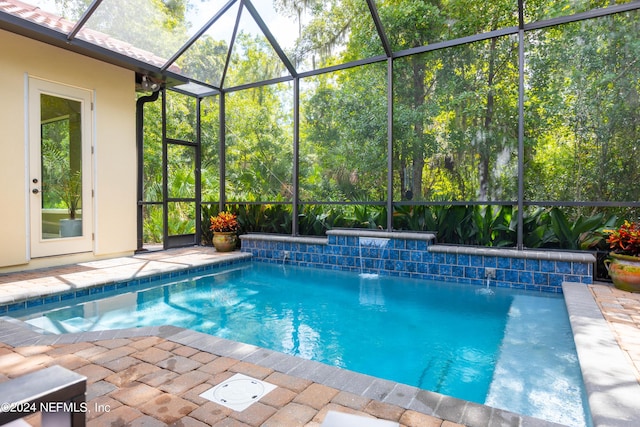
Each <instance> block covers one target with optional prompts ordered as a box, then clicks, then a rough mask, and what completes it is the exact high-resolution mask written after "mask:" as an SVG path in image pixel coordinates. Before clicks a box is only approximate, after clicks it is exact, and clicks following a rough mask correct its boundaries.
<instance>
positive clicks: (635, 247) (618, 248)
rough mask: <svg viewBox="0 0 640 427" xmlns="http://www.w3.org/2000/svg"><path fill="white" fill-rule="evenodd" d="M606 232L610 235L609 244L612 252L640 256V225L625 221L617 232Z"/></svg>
mask: <svg viewBox="0 0 640 427" xmlns="http://www.w3.org/2000/svg"><path fill="white" fill-rule="evenodd" d="M605 231H606V232H607V233H609V237H608V238H607V243H609V248H610V249H611V250H612V252H614V253H617V254H621V255H630V256H636V257H637V256H640V223H637V222H629V221H625V222H624V224H622V225H621V226H620V227H619V228H618V229H617V230H605Z"/></svg>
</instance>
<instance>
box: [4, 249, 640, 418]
mask: <svg viewBox="0 0 640 427" xmlns="http://www.w3.org/2000/svg"><path fill="white" fill-rule="evenodd" d="M246 256H247V254H243V253H240V252H234V253H231V254H220V253H217V252H215V250H214V249H213V248H209V247H195V248H184V249H175V250H169V251H159V252H147V253H141V254H138V255H135V256H132V257H122V258H117V259H109V260H104V261H92V262H87V263H80V264H75V265H70V266H64V267H56V268H47V269H41V270H33V271H24V272H18V273H7V274H0V302H2V303H3V304H7V303H8V302H11V301H18V300H21V299H24V298H25V297H29V298H31V297H34V296H42V295H48V294H55V293H60V292H64V291H65V290H66V291H67V292H68V291H69V290H74V289H82V288H85V287H91V286H94V285H96V284H103V283H105V282H107V281H109V280H112V279H113V278H116V279H117V280H126V279H128V278H139V277H141V276H146V275H151V274H157V273H160V272H166V271H176V270H179V269H184V268H185V267H194V266H202V265H208V264H211V263H216V262H224V261H225V260H229V259H232V258H236V257H246ZM576 289H577V288H576ZM583 290H584V287H580V288H579V290H578V292H579V293H582V296H581V298H584V297H585V295H584V294H587V297H586V299H588V300H589V301H588V302H589V303H590V304H592V305H593V306H594V307H597V309H596V310H597V311H599V312H600V314H601V315H602V316H603V317H604V319H605V320H606V322H601V323H602V324H603V325H606V326H607V327H606V328H605V329H608V330H610V332H612V336H613V337H614V339H613V340H612V341H613V342H614V344H613V345H614V346H616V344H615V343H617V346H619V348H616V349H615V350H617V351H618V353H620V354H622V355H623V356H622V359H623V362H622V363H623V364H625V363H627V364H628V367H627V366H625V369H626V373H630V377H631V378H632V382H633V378H635V383H634V384H632V386H633V388H634V389H637V388H638V387H639V386H640V384H639V382H640V373H639V372H640V294H631V293H628V292H623V291H619V290H617V289H615V288H613V287H612V286H610V285H608V284H595V285H590V286H588V292H583ZM569 292H573V291H569ZM589 296H593V299H592V300H591V299H590V298H589ZM571 298H573V297H571ZM594 302H595V303H594ZM580 309H581V307H580V306H578V308H576V309H575V310H576V311H575V312H576V313H578V314H579V312H580ZM569 310H570V316H572V313H573V312H572V310H573V309H572V308H571V307H569ZM591 331H592V329H589V330H587V331H586V332H585V333H586V334H590V333H591ZM605 332H606V331H605ZM574 333H575V332H574ZM577 338H578V335H576V339H577ZM587 345H588V344H587ZM620 349H621V350H622V351H620ZM581 362H582V355H581ZM591 362H593V363H594V364H598V363H599V364H600V365H601V364H602V362H601V361H600V360H599V359H598V358H591ZM51 365H61V366H63V367H66V368H68V369H71V370H73V371H75V372H77V373H79V374H81V375H84V376H86V377H87V384H88V387H87V401H88V403H89V404H88V408H89V412H88V413H87V420H88V425H96V426H98V425H100V426H101V425H109V424H110V425H132V426H161V425H176V426H178V425H181V426H206V425H215V426H238V427H240V426H266V427H269V426H277V427H288V426H320V425H321V423H322V421H323V420H324V417H325V416H326V414H327V413H328V411H340V412H347V413H352V414H359V415H362V416H364V417H369V418H378V419H383V420H389V421H394V422H398V423H399V424H400V425H402V426H407V427H411V426H416V427H417V426H420V427H430V426H442V427H454V426H459V425H466V426H494V425H495V426H503V425H504V426H512V425H513V426H518V425H521V426H545V425H554V424H551V423H548V422H545V421H541V420H537V419H533V418H530V417H524V416H520V415H517V414H513V413H510V412H506V411H502V410H498V409H493V408H489V407H487V406H484V405H478V404H475V403H471V402H465V401H462V400H459V399H455V398H452V397H448V396H443V395H440V394H437V393H432V392H428V391H425V390H420V389H417V388H415V387H409V386H406V385H403V384H397V383H393V382H391V381H386V380H381V379H378V378H374V377H370V376H366V375H361V374H357V373H354V372H350V371H346V370H341V369H338V368H334V367H330V366H327V365H324V364H321V363H317V362H313V361H309V360H303V359H301V358H297V357H293V356H288V355H285V354H282V353H277V352H273V351H270V350H266V349H262V348H259V347H255V346H252V345H248V344H242V343H237V342H232V341H227V340H223V339H220V338H217V337H213V336H209V335H205V334H201V333H198V332H194V331H190V330H185V329H182V328H177V327H173V326H162V327H145V328H136V329H127V330H118V331H98V332H83V333H77V334H66V335H42V334H40V333H38V332H37V331H34V330H32V329H29V328H27V327H26V326H25V325H24V324H22V322H18V321H15V320H13V319H11V318H9V317H4V318H0V382H2V381H7V380H10V379H12V378H15V377H18V376H21V375H23V374H26V373H29V372H32V371H35V370H39V369H42V368H44V367H46V366H51ZM236 373H242V374H245V375H248V376H250V377H253V378H257V379H260V380H264V381H266V382H268V383H272V384H274V385H276V386H277V387H276V389H275V390H273V391H272V392H270V393H268V394H267V395H266V396H264V397H263V398H262V399H260V400H259V401H258V402H256V403H254V404H253V405H251V406H250V407H249V408H248V409H246V410H244V411H242V412H236V411H233V410H231V409H228V408H226V407H224V406H221V405H218V404H216V403H214V402H211V401H208V400H206V399H204V398H202V397H200V396H199V395H200V394H201V393H203V392H204V391H206V390H208V389H210V388H212V387H214V386H215V385H216V384H219V383H220V382H222V381H224V380H226V379H228V378H230V377H231V376H232V375H234V374H236ZM626 378H629V376H627V377H626ZM598 379H599V378H596V379H595V381H594V380H593V379H592V378H587V377H585V383H586V385H587V387H588V388H589V384H587V383H591V384H595V383H596V382H597V381H598ZM613 380H614V381H615V380H616V378H614V379H613ZM3 398H6V396H0V400H5V399H3ZM601 400H602V399H601ZM605 400H606V399H605ZM590 404H593V402H592V401H591V397H590ZM595 404H599V403H597V402H595ZM607 404H609V405H610V403H606V402H605V406H606V405H607ZM592 410H593V408H592ZM612 410H615V408H613V409H612ZM631 416H632V417H633V416H637V417H638V418H635V419H626V420H622V421H620V422H618V421H616V420H613V421H611V420H610V419H607V420H606V421H604V422H603V423H602V425H640V421H639V420H640V414H638V413H636V414H632V415H631ZM597 420H598V419H597V418H596V417H594V422H596V421H597ZM28 421H29V422H30V423H31V424H32V425H39V422H40V420H39V417H38V416H31V417H30V418H28Z"/></svg>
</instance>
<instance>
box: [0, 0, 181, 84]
mask: <svg viewBox="0 0 640 427" xmlns="http://www.w3.org/2000/svg"><path fill="white" fill-rule="evenodd" d="M0 12H5V13H8V14H10V15H13V16H16V17H18V18H21V19H24V20H26V21H31V22H33V23H35V24H38V25H41V26H43V27H47V28H50V29H52V30H55V31H58V32H61V33H63V34H68V33H69V32H70V31H71V30H72V29H73V27H74V23H73V22H71V21H69V20H67V19H65V18H62V17H60V16H57V15H55V14H53V13H50V12H47V11H45V10H42V9H40V8H39V7H37V6H33V5H30V4H27V3H23V2H21V1H19V0H0ZM76 37H78V38H80V39H83V40H85V41H87V42H89V43H92V44H95V45H97V46H101V47H104V48H106V49H109V50H112V51H114V52H117V53H120V54H122V55H125V56H128V57H130V58H133V59H137V60H139V61H142V62H146V63H147V64H150V65H153V66H156V67H162V66H163V65H164V64H165V63H166V62H167V60H166V59H164V58H161V57H159V56H157V55H154V54H153V53H151V52H149V51H146V50H143V49H139V48H137V47H135V46H134V45H132V44H130V43H127V42H123V41H122V40H118V39H115V38H113V37H111V36H109V35H107V34H104V33H101V32H99V31H94V30H91V29H88V28H82V29H81V30H80V31H79V32H78V34H77V36H76ZM169 70H170V71H173V72H180V67H178V66H176V65H172V66H171V67H169Z"/></svg>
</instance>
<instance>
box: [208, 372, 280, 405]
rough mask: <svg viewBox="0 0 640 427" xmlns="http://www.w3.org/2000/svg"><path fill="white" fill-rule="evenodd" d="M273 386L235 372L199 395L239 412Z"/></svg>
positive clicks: (273, 386)
mask: <svg viewBox="0 0 640 427" xmlns="http://www.w3.org/2000/svg"><path fill="white" fill-rule="evenodd" d="M274 388H276V386H275V385H273V384H269V383H266V382H264V381H260V380H257V379H255V378H251V377H248V376H246V375H242V374H235V375H234V376H232V377H231V378H229V379H228V380H226V381H223V382H221V383H220V384H218V385H217V386H215V387H213V388H212V389H209V390H207V391H205V392H204V393H202V394H201V395H200V397H204V398H205V399H208V400H210V401H212V402H215V403H217V404H219V405H222V406H226V407H227V408H230V409H233V410H234V411H238V412H241V411H244V410H245V409H247V408H248V407H249V406H251V405H252V404H253V403H255V402H257V401H258V400H260V399H261V398H262V396H264V395H265V394H267V393H269V392H270V391H271V390H273V389H274Z"/></svg>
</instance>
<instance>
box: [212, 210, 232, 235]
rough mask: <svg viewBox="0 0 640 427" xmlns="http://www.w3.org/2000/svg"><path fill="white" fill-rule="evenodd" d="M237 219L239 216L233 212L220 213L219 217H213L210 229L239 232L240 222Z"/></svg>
mask: <svg viewBox="0 0 640 427" xmlns="http://www.w3.org/2000/svg"><path fill="white" fill-rule="evenodd" d="M236 218H237V216H236V215H235V214H233V213H231V212H220V213H219V214H218V215H216V216H212V217H211V226H210V227H209V229H210V230H211V231H219V232H220V231H222V232H230V231H238V220H237V219H236Z"/></svg>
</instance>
